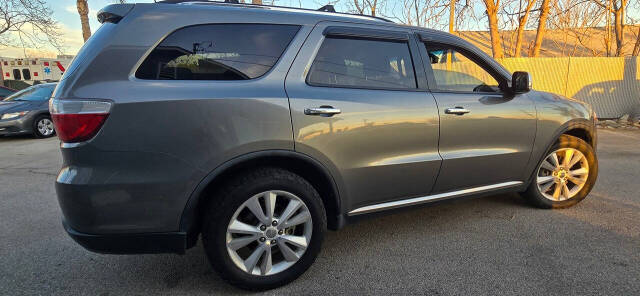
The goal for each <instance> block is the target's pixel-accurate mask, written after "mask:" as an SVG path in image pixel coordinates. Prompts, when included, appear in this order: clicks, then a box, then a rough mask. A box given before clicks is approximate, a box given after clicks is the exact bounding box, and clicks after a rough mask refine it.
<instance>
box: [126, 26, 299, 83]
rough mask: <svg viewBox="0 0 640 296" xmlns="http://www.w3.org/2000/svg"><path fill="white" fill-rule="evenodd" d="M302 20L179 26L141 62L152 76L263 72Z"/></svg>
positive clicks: (145, 75) (242, 76)
mask: <svg viewBox="0 0 640 296" xmlns="http://www.w3.org/2000/svg"><path fill="white" fill-rule="evenodd" d="M299 29H300V26H296V25H271V24H212V25H198V26H191V27H186V28H182V29H179V30H177V31H175V32H173V33H172V34H171V35H169V36H168V37H167V38H166V39H164V40H163V41H162V42H161V43H160V44H159V45H158V47H156V48H155V49H154V50H153V51H152V52H151V54H149V56H148V57H147V58H146V59H145V61H144V62H143V63H142V64H141V65H140V68H138V70H137V71H136V77H137V78H140V79H152V80H246V79H254V78H258V77H260V76H262V75H264V74H265V73H267V72H268V71H269V70H270V69H271V68H272V67H273V66H274V65H275V64H276V63H277V62H278V59H280V56H281V55H282V53H283V52H284V51H285V49H286V48H287V47H288V45H289V43H290V42H291V40H292V39H293V37H294V36H295V35H296V33H297V32H298V30H299Z"/></svg>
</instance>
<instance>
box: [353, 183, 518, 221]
mask: <svg viewBox="0 0 640 296" xmlns="http://www.w3.org/2000/svg"><path fill="white" fill-rule="evenodd" d="M521 184H523V182H522V181H510V182H504V183H498V184H493V185H485V186H480V187H474V188H468V189H463V190H457V191H451V192H445V193H438V194H434V195H427V196H422V197H414V198H409V199H403V200H397V201H390V202H384V203H379V204H375V205H370V206H366V207H360V208H357V209H355V210H352V211H350V212H349V216H352V215H359V214H365V213H372V212H377V211H383V210H389V209H395V208H400V207H406V206H411V205H417V204H421V203H427V202H433V201H438V200H443V199H448V198H453V197H457V196H463V195H468V194H472V193H480V192H484V191H491V190H495V189H501V188H508V187H514V186H517V185H521Z"/></svg>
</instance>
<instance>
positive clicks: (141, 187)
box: [54, 5, 310, 233]
mask: <svg viewBox="0 0 640 296" xmlns="http://www.w3.org/2000/svg"><path fill="white" fill-rule="evenodd" d="M169 6H173V5H157V6H154V7H160V8H161V9H159V10H158V14H157V15H153V16H152V15H151V14H145V13H144V11H143V10H144V9H142V10H137V11H136V9H134V10H133V11H132V12H131V13H130V14H129V15H127V17H125V18H124V19H123V20H122V21H121V22H120V23H119V24H118V26H117V27H110V29H109V31H105V32H106V33H109V34H112V35H113V36H112V37H113V38H104V39H98V40H96V42H101V43H102V44H97V45H96V44H94V45H93V46H92V48H94V47H101V48H102V49H101V50H99V53H98V54H96V55H95V56H93V57H91V58H89V59H87V60H84V61H82V63H83V64H82V65H79V66H78V68H77V70H76V71H74V72H73V73H70V75H69V76H68V77H67V78H66V79H65V80H64V81H62V82H61V83H60V84H59V85H58V88H57V90H56V92H55V94H54V96H55V97H56V98H61V99H76V98H90V99H106V100H111V101H113V102H114V105H113V107H112V109H111V113H110V115H109V117H108V118H107V120H106V122H105V124H104V126H103V127H102V129H101V131H100V132H99V133H98V134H97V135H96V137H95V138H94V139H92V140H90V141H88V142H85V143H80V144H74V145H63V148H62V150H63V158H64V162H65V164H64V166H63V168H62V170H61V172H60V174H59V178H58V179H59V181H58V182H57V186H56V187H57V190H58V193H59V194H58V196H59V200H60V203H61V206H62V208H63V212H65V216H67V217H71V216H75V217H79V218H77V219H76V220H75V221H74V220H73V219H70V221H69V225H70V226H72V227H73V228H74V229H77V230H79V231H82V232H85V233H136V232H170V231H177V230H178V229H179V225H180V220H181V216H182V213H183V212H184V209H185V206H186V205H187V202H188V200H189V198H190V196H191V194H192V192H193V191H194V190H195V188H196V186H197V185H198V184H199V183H200V182H201V181H202V180H203V179H204V178H205V177H206V176H207V175H208V174H209V173H210V172H212V171H213V170H214V169H215V168H216V167H218V166H220V165H221V164H223V163H224V162H225V161H227V160H229V159H232V158H235V157H238V156H240V155H244V154H246V153H249V152H254V151H262V150H270V149H277V150H290V151H292V150H293V149H294V145H293V136H292V135H293V132H292V127H291V117H290V112H289V102H288V99H287V95H286V93H285V91H284V83H283V81H284V79H285V75H286V73H287V71H288V69H289V66H290V63H291V61H292V60H293V59H294V57H295V55H296V53H297V51H298V49H299V47H300V46H301V45H302V43H303V41H304V39H305V38H306V36H307V34H308V32H309V31H310V28H306V27H304V26H302V27H301V29H300V31H299V32H298V34H297V35H296V36H295V37H294V39H293V40H292V41H291V44H290V45H289V47H288V48H287V49H286V50H285V52H284V53H283V54H282V56H281V57H280V59H279V61H278V62H277V63H276V64H275V65H274V67H273V68H272V69H271V71H269V72H267V73H266V74H265V75H264V76H262V77H261V78H258V79H254V80H242V81H159V80H141V79H137V78H135V77H134V76H133V73H134V72H135V70H136V68H137V64H138V63H139V62H141V61H142V60H143V59H144V58H145V56H146V54H147V53H148V52H150V51H151V49H152V48H153V45H154V44H156V43H157V42H159V41H160V40H161V39H162V38H163V36H165V35H166V34H168V33H170V31H171V30H173V29H176V28H178V27H180V26H181V25H182V24H184V25H189V24H196V23H217V22H235V21H232V19H231V17H230V16H225V15H223V13H224V10H223V9H221V11H215V13H211V11H209V14H206V13H205V12H206V11H205V12H203V11H202V10H197V9H194V10H193V12H194V15H193V18H192V19H186V18H184V17H177V16H183V15H184V11H182V12H180V11H166V10H165V9H164V7H169ZM136 7H138V5H136ZM143 7H149V6H144V5H143ZM187 10H188V9H187ZM234 11H235V12H236V16H237V12H238V11H237V10H234ZM141 15H143V16H141ZM260 15H261V17H260V18H257V19H251V20H250V21H249V22H260V21H264V20H265V17H264V15H263V14H260ZM152 17H153V18H156V19H153V20H151V19H149V18H152ZM171 17H175V18H171ZM243 19H244V18H243ZM236 20H237V19H236ZM292 21H295V20H284V19H283V20H282V23H285V24H286V23H291V22H292ZM150 22H152V23H153V24H158V26H155V27H153V28H151V27H150V25H149V24H150ZM143 24H144V25H143ZM173 26H175V27H173ZM132 27H135V28H140V29H141V30H143V31H145V32H147V33H148V34H142V35H140V36H138V33H140V32H137V33H136V34H128V33H124V32H121V31H122V30H126V29H127V28H128V29H131V28H132ZM134 35H135V38H134ZM136 38H137V39H136ZM133 39H136V40H133ZM98 45H99V46H98ZM76 207H77V208H76ZM118 209H121V210H120V211H118ZM83 212H84V213H89V214H84V215H83V214H82V213H83ZM68 213H73V214H70V215H67V214H68ZM91 214H96V215H97V216H96V217H93V218H92V217H87V215H91Z"/></svg>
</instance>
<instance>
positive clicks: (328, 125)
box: [286, 23, 441, 211]
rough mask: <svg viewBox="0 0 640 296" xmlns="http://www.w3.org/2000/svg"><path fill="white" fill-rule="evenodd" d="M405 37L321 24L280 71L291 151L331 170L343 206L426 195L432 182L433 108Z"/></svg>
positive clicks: (436, 162)
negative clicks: (284, 74)
mask: <svg viewBox="0 0 640 296" xmlns="http://www.w3.org/2000/svg"><path fill="white" fill-rule="evenodd" d="M409 37H410V35H409V32H407V31H404V30H403V29H393V30H391V29H387V28H379V27H377V26H372V25H362V26H349V27H340V25H339V24H332V23H321V24H318V25H317V26H316V27H315V28H314V30H313V31H312V33H311V35H310V36H309V37H308V40H307V41H306V43H305V45H304V46H303V48H302V49H301V50H300V53H299V54H298V57H296V60H295V62H294V64H293V65H292V68H291V70H290V72H289V74H288V75H287V79H286V91H287V94H288V95H289V99H290V105H291V116H292V120H293V128H294V140H295V149H296V151H298V152H301V153H304V154H307V155H310V156H312V157H314V158H315V159H317V160H319V161H320V162H322V163H323V164H324V165H325V166H326V167H327V168H329V169H330V170H331V171H332V173H333V175H334V178H335V179H336V182H337V183H338V187H339V188H340V189H341V192H340V194H341V199H342V201H343V209H342V210H345V211H350V210H353V209H355V208H358V207H362V206H366V205H373V204H376V203H381V202H385V201H391V200H397V199H403V198H407V197H414V196H422V195H427V194H428V193H429V192H430V191H431V189H432V187H433V184H434V182H435V178H436V176H437V173H438V170H439V167H440V163H441V158H440V156H439V154H438V125H439V122H438V111H437V106H436V104H435V101H434V98H433V96H432V95H431V94H430V93H429V92H428V91H427V89H426V84H425V83H424V82H426V80H425V78H424V69H423V68H422V64H420V63H421V62H420V56H419V55H416V54H418V53H417V51H418V43H417V42H415V40H413V39H411V38H409ZM412 53H413V55H412ZM416 73H417V74H416ZM416 75H418V76H419V78H420V79H416ZM419 81H420V82H419ZM423 81H424V82H423Z"/></svg>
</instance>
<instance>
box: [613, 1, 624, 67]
mask: <svg viewBox="0 0 640 296" xmlns="http://www.w3.org/2000/svg"><path fill="white" fill-rule="evenodd" d="M613 23H614V24H615V31H616V32H615V33H616V56H617V57H621V56H622V55H623V54H624V7H621V8H620V9H618V10H616V11H614V12H613Z"/></svg>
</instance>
